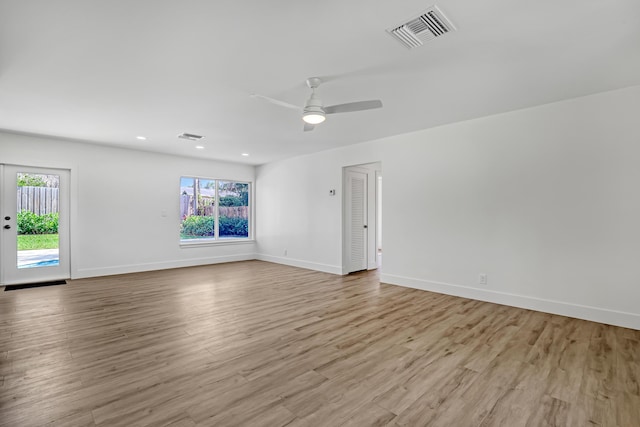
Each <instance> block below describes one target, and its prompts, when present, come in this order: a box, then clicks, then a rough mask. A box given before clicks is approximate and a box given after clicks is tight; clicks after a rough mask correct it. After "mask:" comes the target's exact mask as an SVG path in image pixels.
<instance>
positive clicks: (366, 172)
mask: <svg viewBox="0 0 640 427" xmlns="http://www.w3.org/2000/svg"><path fill="white" fill-rule="evenodd" d="M381 179H382V165H381V163H380V162H376V163H367V164H363V165H355V166H348V167H345V168H344V169H343V194H344V199H343V215H342V218H343V227H342V228H343V238H342V241H343V245H342V253H343V257H342V258H343V259H342V273H343V274H349V273H353V272H356V271H362V270H373V269H376V268H379V267H381V262H382V256H381V253H382V252H381V251H382V233H381V230H382V226H381V209H380V207H381V206H382V201H381V196H382V191H381V189H382V187H381ZM379 183H380V184H379Z"/></svg>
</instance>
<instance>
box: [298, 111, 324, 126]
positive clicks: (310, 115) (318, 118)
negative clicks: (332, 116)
mask: <svg viewBox="0 0 640 427" xmlns="http://www.w3.org/2000/svg"><path fill="white" fill-rule="evenodd" d="M325 119H326V117H325V116H324V111H305V112H304V114H303V115H302V120H304V121H305V122H306V123H309V124H310V125H317V124H320V123H322V122H324V121H325Z"/></svg>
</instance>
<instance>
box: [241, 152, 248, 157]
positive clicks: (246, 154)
mask: <svg viewBox="0 0 640 427" xmlns="http://www.w3.org/2000/svg"><path fill="white" fill-rule="evenodd" d="M241 155H242V156H244V157H249V153H242V154H241Z"/></svg>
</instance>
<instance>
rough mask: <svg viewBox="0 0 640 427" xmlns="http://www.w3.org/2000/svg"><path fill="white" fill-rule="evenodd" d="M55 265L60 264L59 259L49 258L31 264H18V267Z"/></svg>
mask: <svg viewBox="0 0 640 427" xmlns="http://www.w3.org/2000/svg"><path fill="white" fill-rule="evenodd" d="M56 265H60V260H59V259H50V260H46V261H38V262H34V263H32V264H24V265H21V266H19V267H18V268H34V267H53V266H56Z"/></svg>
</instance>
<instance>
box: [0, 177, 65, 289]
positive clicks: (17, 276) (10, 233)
mask: <svg viewBox="0 0 640 427" xmlns="http://www.w3.org/2000/svg"><path fill="white" fill-rule="evenodd" d="M16 172H27V173H35V174H46V175H58V176H60V193H59V212H60V215H59V223H58V238H59V265H57V266H47V267H34V268H21V269H19V268H18V267H17V241H16V235H17V222H16V213H17V212H16V210H17V209H16V199H15V190H14V189H13V187H15V185H16V181H15V180H16ZM0 174H1V176H2V185H0V209H1V211H0V215H1V217H0V220H1V221H0V223H1V224H2V227H3V228H2V229H0V232H1V233H0V247H1V248H2V256H1V259H0V283H2V284H4V285H12V284H21V283H35V282H44V281H51V280H61V279H68V278H70V277H71V255H70V253H71V251H70V220H69V217H70V185H71V179H70V176H71V172H70V170H69V169H57V168H42V167H34V166H17V165H7V164H5V165H0ZM6 217H9V218H10V219H9V220H6V219H5V218H6ZM5 226H9V227H11V228H10V229H5V228H4V227H5Z"/></svg>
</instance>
